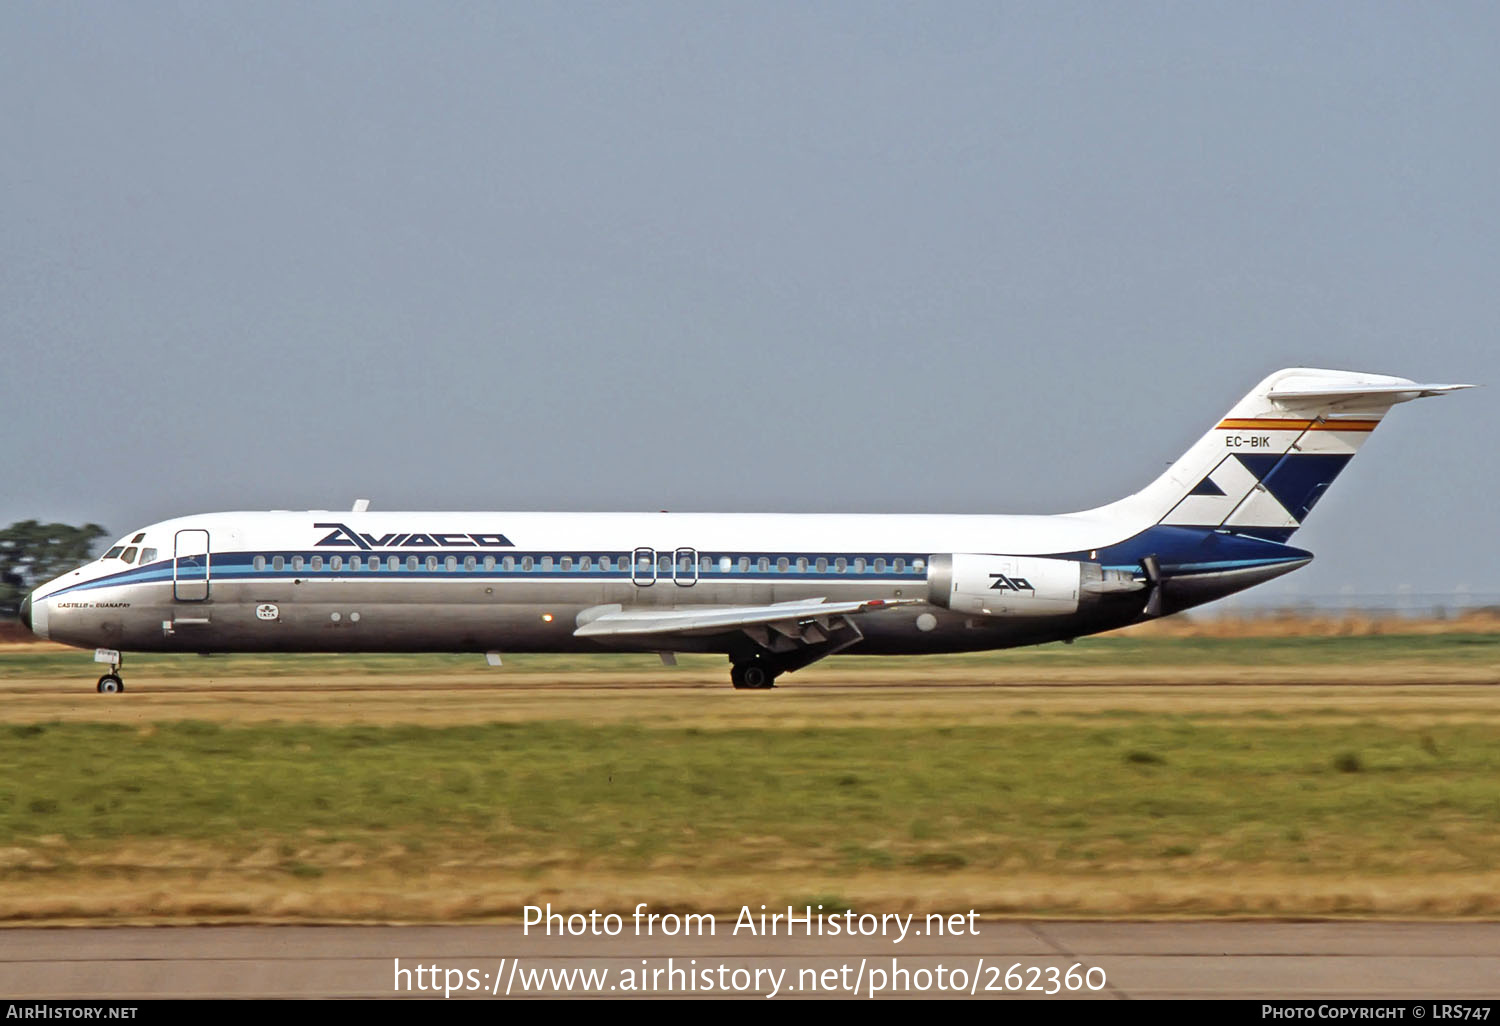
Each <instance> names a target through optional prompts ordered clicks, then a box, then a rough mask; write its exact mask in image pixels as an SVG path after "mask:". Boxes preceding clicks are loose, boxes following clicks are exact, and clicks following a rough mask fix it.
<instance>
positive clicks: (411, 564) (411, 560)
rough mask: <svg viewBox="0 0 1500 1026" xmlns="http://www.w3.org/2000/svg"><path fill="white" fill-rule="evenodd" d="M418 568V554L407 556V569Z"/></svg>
mask: <svg viewBox="0 0 1500 1026" xmlns="http://www.w3.org/2000/svg"><path fill="white" fill-rule="evenodd" d="M416 568H417V557H416V556H407V557H406V569H408V570H415V569H416Z"/></svg>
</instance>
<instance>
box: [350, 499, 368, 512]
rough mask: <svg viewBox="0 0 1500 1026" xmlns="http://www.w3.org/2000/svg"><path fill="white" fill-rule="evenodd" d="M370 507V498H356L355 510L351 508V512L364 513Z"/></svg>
mask: <svg viewBox="0 0 1500 1026" xmlns="http://www.w3.org/2000/svg"><path fill="white" fill-rule="evenodd" d="M369 508H370V500H369V499H355V500H354V508H353V510H351V512H353V513H363V512H364V511H365V510H367V509H369Z"/></svg>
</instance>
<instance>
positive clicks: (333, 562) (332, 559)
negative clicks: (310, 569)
mask: <svg viewBox="0 0 1500 1026" xmlns="http://www.w3.org/2000/svg"><path fill="white" fill-rule="evenodd" d="M328 569H330V570H334V571H338V570H342V569H344V557H343V556H329V557H328Z"/></svg>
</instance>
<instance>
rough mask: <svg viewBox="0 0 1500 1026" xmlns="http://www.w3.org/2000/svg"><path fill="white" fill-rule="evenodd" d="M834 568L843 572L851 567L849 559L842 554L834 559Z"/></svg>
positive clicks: (838, 571)
mask: <svg viewBox="0 0 1500 1026" xmlns="http://www.w3.org/2000/svg"><path fill="white" fill-rule="evenodd" d="M833 569H834V571H835V572H837V573H843V572H844V571H845V570H848V569H849V561H848V560H847V559H844V558H843V557H842V556H841V557H839V558H838V559H835V560H834V561H833Z"/></svg>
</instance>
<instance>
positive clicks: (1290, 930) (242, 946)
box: [0, 917, 1500, 1000]
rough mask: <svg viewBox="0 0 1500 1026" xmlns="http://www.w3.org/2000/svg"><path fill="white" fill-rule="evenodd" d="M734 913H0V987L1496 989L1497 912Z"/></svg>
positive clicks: (80, 994) (438, 992) (660, 991)
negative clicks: (678, 925) (767, 917)
mask: <svg viewBox="0 0 1500 1026" xmlns="http://www.w3.org/2000/svg"><path fill="white" fill-rule="evenodd" d="M921 922H922V920H921V917H918V918H917V920H916V925H917V926H918V928H920V925H921ZM733 927H734V923H733V922H732V921H727V920H721V921H719V922H718V923H717V924H716V929H715V933H714V935H713V936H702V937H699V936H693V937H681V936H679V937H675V938H672V937H667V938H664V937H660V936H656V937H637V936H635V935H634V930H633V929H632V926H631V921H630V919H629V917H626V919H625V920H624V933H623V935H621V936H618V937H613V938H610V937H593V936H583V937H559V936H556V935H554V936H552V937H546V936H540V935H538V933H537V929H538V928H536V927H533V928H532V932H531V935H530V936H526V935H524V934H523V931H522V928H521V927H520V926H515V925H508V926H326V927H316V926H226V927H113V928H92V927H89V928H33V929H27V928H17V929H5V930H0V994H3V995H5V996H6V997H9V998H110V999H124V1000H129V999H132V998H142V999H144V998H172V997H194V998H202V997H276V998H300V997H339V998H371V997H393V996H394V997H417V998H424V997H425V998H431V997H434V996H436V997H439V998H441V997H443V995H444V985H445V983H446V984H447V985H448V986H450V987H452V988H453V990H452V997H454V998H459V997H471V998H473V997H480V998H488V999H490V1000H505V999H506V993H505V992H506V989H507V988H508V989H509V991H510V995H509V997H510V999H512V1000H514V999H517V998H520V997H525V996H531V997H544V996H557V995H559V994H574V995H579V996H583V995H586V994H592V995H596V996H610V997H621V996H632V995H638V996H646V997H655V998H659V997H664V996H669V995H677V996H683V995H686V996H724V995H726V994H727V995H739V996H746V997H750V996H757V997H762V998H763V997H766V996H775V997H779V998H805V997H812V996H819V997H826V996H834V997H852V996H855V992H856V991H857V994H858V996H859V997H861V998H863V997H866V996H868V995H869V994H870V993H872V992H873V993H874V994H875V995H876V996H892V995H897V996H899V995H911V996H916V995H921V996H928V997H939V996H945V997H960V996H961V997H968V996H971V995H972V996H976V997H1038V998H1040V997H1044V996H1045V994H1044V993H1043V991H1044V990H1046V989H1050V988H1052V987H1054V986H1055V987H1057V988H1058V989H1059V990H1060V991H1061V993H1060V994H1059V995H1058V997H1059V999H1060V998H1062V997H1087V998H1095V999H1101V998H1103V999H1123V998H1174V997H1181V998H1280V999H1315V998H1396V999H1416V998H1431V999H1435V1000H1458V999H1470V1000H1472V999H1483V998H1495V997H1497V996H1500V923H1384V922H1378V923H1372V922H1321V923H1266V922H1153V923H1139V922H1137V923H1114V922H1046V921H1032V922H1017V921H1005V922H983V921H981V922H979V923H978V924H977V930H978V935H977V936H972V935H966V936H946V937H936V936H922V937H918V936H915V935H914V934H913V935H909V936H908V937H907V938H906V939H905V940H904V941H902V942H901V943H899V944H898V943H893V942H892V939H891V938H890V937H889V936H887V937H880V936H874V937H854V938H850V937H847V936H839V937H827V936H824V937H818V936H812V937H808V936H800V935H799V936H792V937H788V936H785V935H784V934H783V935H782V936H778V937H764V936H754V937H752V936H747V935H746V934H745V933H744V931H741V934H740V935H739V936H733V935H732V934H731V930H732V929H733ZM398 960H399V962H398ZM669 960H670V961H669ZM939 966H941V967H942V972H941V973H939V971H938V969H939ZM1075 966H1076V969H1075V972H1076V973H1077V974H1079V975H1078V976H1077V977H1075V978H1077V979H1083V978H1084V977H1083V974H1085V973H1088V971H1089V970H1090V969H1094V970H1096V971H1095V972H1092V973H1089V975H1088V976H1087V978H1086V982H1083V983H1080V984H1079V985H1078V989H1076V990H1073V991H1069V990H1068V989H1067V988H1066V985H1065V983H1064V981H1065V980H1067V976H1066V974H1067V972H1068V970H1069V969H1070V968H1073V967H1075ZM432 967H436V968H435V970H434V969H433V968H432ZM1054 967H1055V968H1056V970H1057V972H1056V974H1055V976H1054V974H1053V973H1052V969H1053V968H1054ZM399 970H404V971H405V972H406V975H405V976H403V975H402V974H401V972H400V971H399ZM673 970H675V971H676V975H675V976H674V975H673V974H672V971H673ZM1012 971H1013V972H1014V975H1010V976H1009V977H1007V975H1006V974H1007V973H1008V972H1012ZM589 972H593V973H594V974H595V975H594V976H593V977H592V978H591V977H589V976H587V975H584V974H587V973H589ZM903 972H904V973H905V974H906V975H905V976H903V975H902V973H903ZM538 973H540V974H541V978H540V979H537V975H536V974H538ZM881 973H884V974H885V975H884V977H883V978H882V977H881V976H880V975H879V974H881ZM560 974H568V975H566V976H564V975H560ZM960 974H962V975H961V976H960ZM1054 979H1055V980H1056V981H1057V982H1056V983H1054V982H1053V980H1054ZM960 982H961V983H962V986H960V985H959V984H960ZM1093 984H1099V986H1098V987H1097V989H1091V988H1092V985H1093ZM1018 986H1019V987H1026V986H1034V987H1040V988H1042V990H1030V991H1028V990H1025V989H1021V990H1019V991H1018V990H1016V989H1015V988H1016V987H1018ZM434 988H435V989H434Z"/></svg>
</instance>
